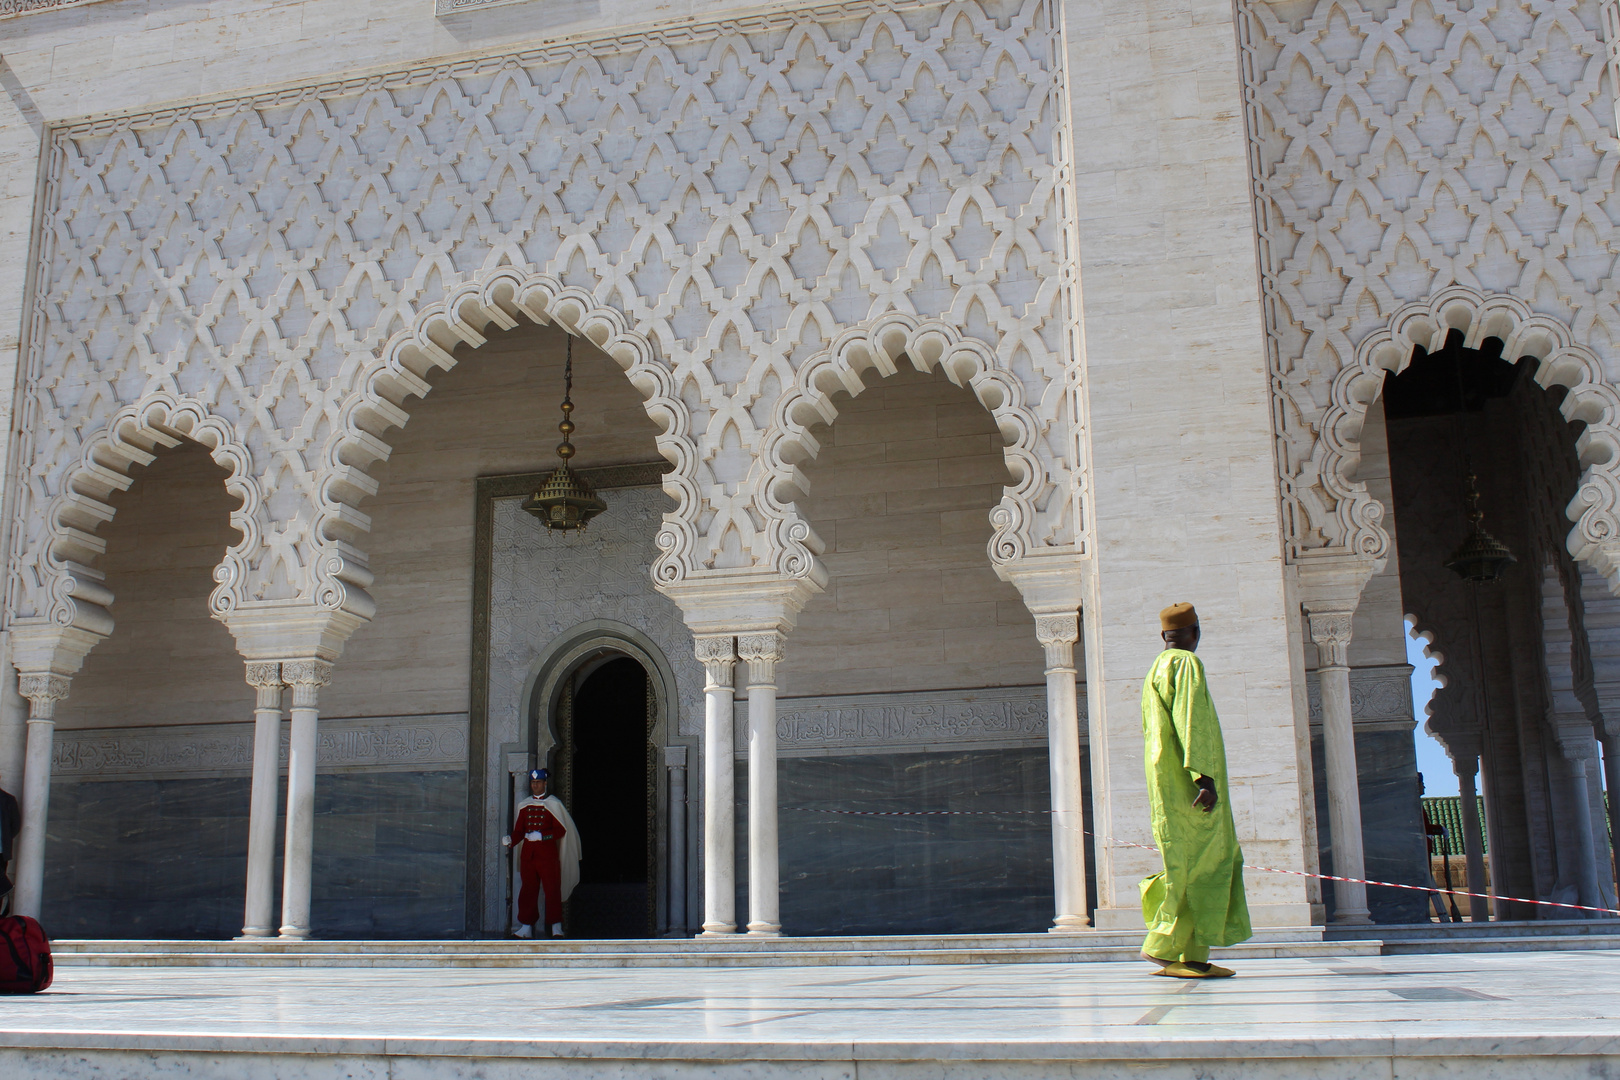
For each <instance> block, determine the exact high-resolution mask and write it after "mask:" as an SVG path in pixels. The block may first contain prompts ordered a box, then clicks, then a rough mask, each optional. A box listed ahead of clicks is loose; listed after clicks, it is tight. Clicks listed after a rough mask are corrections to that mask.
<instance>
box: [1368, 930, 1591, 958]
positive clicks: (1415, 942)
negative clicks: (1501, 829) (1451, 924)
mask: <svg viewBox="0 0 1620 1080" xmlns="http://www.w3.org/2000/svg"><path fill="white" fill-rule="evenodd" d="M1337 944H1340V945H1348V944H1350V942H1337ZM1593 949H1617V950H1620V934H1562V935H1556V934H1527V935H1525V936H1523V937H1509V936H1500V937H1475V938H1470V937H1431V938H1403V939H1398V940H1394V941H1385V942H1383V943H1382V950H1383V955H1385V956H1397V955H1404V954H1411V953H1486V952H1584V951H1588V950H1593Z"/></svg>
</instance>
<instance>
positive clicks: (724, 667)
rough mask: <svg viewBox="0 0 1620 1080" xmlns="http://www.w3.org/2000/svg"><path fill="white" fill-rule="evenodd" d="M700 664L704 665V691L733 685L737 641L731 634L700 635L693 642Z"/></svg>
mask: <svg viewBox="0 0 1620 1080" xmlns="http://www.w3.org/2000/svg"><path fill="white" fill-rule="evenodd" d="M692 646H693V651H694V652H695V653H696V655H697V659H698V663H700V664H702V665H703V679H704V682H703V689H705V690H716V689H721V688H726V687H730V686H732V685H733V673H734V671H735V669H736V667H737V639H736V638H734V637H732V636H731V635H730V634H719V635H709V634H704V635H700V636H698V637H696V638H694V639H693V640H692Z"/></svg>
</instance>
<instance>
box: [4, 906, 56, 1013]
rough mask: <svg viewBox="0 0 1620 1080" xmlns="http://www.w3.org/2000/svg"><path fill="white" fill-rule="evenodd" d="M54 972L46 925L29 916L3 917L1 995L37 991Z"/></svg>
mask: <svg viewBox="0 0 1620 1080" xmlns="http://www.w3.org/2000/svg"><path fill="white" fill-rule="evenodd" d="M52 975H53V972H52V970H51V943H50V940H49V939H48V938H46V936H45V928H44V927H42V926H40V925H39V923H38V921H37V920H34V919H30V918H29V917H28V916H27V915H11V916H7V917H6V918H0V994H37V993H39V992H40V991H41V990H43V989H45V988H46V987H47V986H49V985H51V977H52Z"/></svg>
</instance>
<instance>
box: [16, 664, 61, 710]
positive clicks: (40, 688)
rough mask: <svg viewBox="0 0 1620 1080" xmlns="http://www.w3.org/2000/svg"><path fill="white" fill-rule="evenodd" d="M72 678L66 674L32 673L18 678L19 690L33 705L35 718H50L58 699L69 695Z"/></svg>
mask: <svg viewBox="0 0 1620 1080" xmlns="http://www.w3.org/2000/svg"><path fill="white" fill-rule="evenodd" d="M71 684H72V680H71V679H70V678H68V676H66V675H54V674H31V675H22V676H19V677H18V679H17V692H18V693H19V694H21V695H22V696H23V697H25V698H27V699H28V701H29V703H30V704H31V705H33V712H32V717H33V718H34V719H49V718H50V716H51V714H52V711H53V710H54V709H55V707H56V703H57V702H58V701H61V700H63V699H64V698H66V697H67V696H68V687H69V686H70V685H71Z"/></svg>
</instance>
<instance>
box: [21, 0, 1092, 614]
mask: <svg viewBox="0 0 1620 1080" xmlns="http://www.w3.org/2000/svg"><path fill="white" fill-rule="evenodd" d="M1060 56H1061V49H1060V48H1059V47H1058V43H1057V36H1056V30H1055V27H1054V25H1053V16H1052V14H1051V3H1050V0H974V2H963V0H959V2H954V3H948V4H920V3H915V2H909V0H895V2H878V3H842V4H827V5H822V6H820V7H816V8H811V9H807V10H804V11H801V12H796V13H779V14H771V15H760V16H757V17H752V18H749V19H745V20H740V21H738V20H733V21H729V22H727V23H725V24H717V25H714V26H709V27H702V26H699V27H695V28H691V27H689V28H686V29H683V31H682V32H681V34H680V35H678V36H676V37H670V38H667V39H666V38H665V37H663V36H660V35H659V34H657V33H649V34H642V35H634V36H629V37H624V38H618V39H611V40H601V41H589V42H576V43H570V44H566V45H557V46H553V47H547V48H542V49H536V50H533V51H530V52H524V53H519V54H513V55H504V56H494V57H488V58H481V59H475V60H468V61H464V62H459V63H457V64H455V65H451V66H441V67H437V68H424V69H420V70H413V71H401V72H395V73H389V74H383V75H378V76H372V77H367V78H364V79H356V80H350V81H342V80H341V79H337V80H334V81H333V82H331V83H330V84H326V85H321V86H310V87H304V88H297V89H292V90H288V91H283V92H278V93H275V94H271V95H265V96H261V97H258V98H251V99H242V100H230V101H219V102H206V103H201V104H195V105H186V106H182V107H179V108H176V109H173V110H168V111H165V112H162V113H153V114H145V115H141V116H134V117H126V118H119V119H111V120H101V121H96V122H93V123H85V124H81V125H78V126H73V127H69V128H65V129H60V130H58V131H56V132H55V133H54V134H53V143H52V149H51V155H52V156H51V161H50V171H49V176H48V180H47V184H48V190H47V192H46V195H45V200H44V202H45V206H46V212H45V217H44V222H43V225H42V228H43V235H42V243H41V245H40V251H41V254H42V266H41V268H40V275H39V278H40V281H41V287H40V289H39V291H38V295H37V297H36V306H35V308H34V310H33V313H32V317H31V319H30V322H29V327H28V340H29V355H28V380H27V387H26V391H25V402H24V412H25V414H26V417H27V420H26V423H27V429H26V430H27V435H26V437H25V439H24V449H25V452H24V453H23V454H22V455H21V456H20V459H19V461H18V469H19V473H18V475H19V477H26V478H27V481H26V483H25V484H24V485H23V486H22V487H21V489H20V490H21V492H22V501H21V505H20V506H19V513H18V515H17V518H16V519H15V520H16V525H15V526H14V528H15V529H16V530H17V533H16V534H15V537H14V539H15V542H14V548H13V549H14V551H16V552H17V553H18V560H17V563H16V565H17V573H16V575H15V576H14V579H13V583H12V588H11V591H12V599H13V611H14V612H15V614H16V615H17V617H20V618H24V619H30V618H37V619H43V618H53V617H54V618H57V619H59V620H64V621H65V617H64V615H63V614H62V613H61V612H60V611H56V610H54V609H53V604H54V603H55V601H53V598H52V588H53V586H52V581H53V579H54V578H56V577H59V576H60V575H61V574H62V573H64V572H65V571H63V570H62V568H61V567H60V566H59V565H57V563H56V561H54V560H53V556H52V555H51V554H50V550H49V549H50V548H51V547H52V545H53V544H56V543H58V542H60V541H61V540H62V538H63V537H64V536H65V535H67V534H69V533H71V532H72V530H73V529H74V528H75V527H81V526H80V523H79V522H78V521H77V520H64V519H63V518H62V517H61V515H60V513H59V511H60V509H61V504H62V500H63V499H68V498H76V495H75V493H76V492H77V491H78V490H79V483H80V479H81V478H82V477H84V476H85V475H87V470H88V472H89V473H95V472H96V470H97V469H98V468H101V466H99V465H98V464H97V463H95V462H87V461H86V460H85V458H86V455H87V454H89V455H91V456H93V454H92V452H91V450H90V449H89V448H90V447H92V445H93V444H94V442H95V440H96V438H97V433H98V432H99V431H102V430H104V429H105V427H106V425H107V424H108V423H109V421H110V419H111V418H112V417H113V416H114V414H116V413H117V412H118V411H119V410H120V409H121V408H124V407H126V406H129V405H131V403H135V402H139V401H142V400H144V398H146V397H147V396H150V395H153V394H163V395H168V396H169V397H171V398H175V399H177V400H180V401H183V402H185V403H187V404H188V405H190V406H193V407H195V408H197V409H199V410H202V411H203V412H205V413H206V414H208V415H210V416H214V417H218V418H220V419H221V420H222V421H223V422H225V423H226V424H228V425H230V426H231V428H232V429H233V430H234V432H235V434H236V438H235V441H236V442H239V443H240V444H241V445H242V446H244V447H246V448H247V451H248V456H249V458H250V470H251V477H252V480H253V486H254V488H255V490H256V491H258V493H259V494H260V496H261V498H260V499H259V501H258V503H257V505H255V506H254V507H253V513H254V515H255V519H256V520H255V533H256V543H255V544H254V545H253V547H252V550H244V551H242V552H240V559H239V564H240V565H239V566H237V567H235V568H234V569H233V575H232V577H231V580H229V581H228V582H224V584H225V585H226V587H227V590H228V591H230V592H231V594H232V595H231V596H230V597H229V598H227V599H226V600H225V601H223V603H224V606H227V607H229V606H233V605H236V604H250V605H251V604H256V603H271V604H274V603H278V602H288V601H296V600H314V601H315V602H317V603H320V604H324V605H326V606H330V607H343V608H345V609H346V610H349V611H351V612H354V613H356V614H358V615H360V616H361V617H365V616H366V615H368V614H369V607H368V605H369V600H368V599H367V598H366V597H365V596H364V595H363V594H364V590H365V588H366V586H367V585H368V584H369V581H370V573H369V570H368V568H367V566H366V558H365V553H364V550H363V548H364V535H365V532H366V530H367V528H368V527H369V521H368V519H367V518H366V516H365V514H364V512H363V510H361V509H360V504H361V503H362V501H363V499H364V498H365V496H366V495H367V494H369V492H370V491H371V489H372V488H373V487H374V484H373V483H372V481H371V480H370V478H369V477H368V476H367V475H366V472H365V470H366V468H367V467H368V466H369V465H370V464H371V463H372V462H373V461H375V460H377V459H379V458H381V457H382V456H384V455H386V453H387V450H388V447H387V442H386V438H387V435H386V432H387V431H388V430H389V428H390V427H392V426H396V425H398V424H400V423H402V422H404V420H405V419H406V418H407V417H408V409H409V405H410V403H411V401H413V400H414V398H413V397H412V395H419V394H420V393H423V392H425V390H426V383H425V380H424V378H423V377H424V376H425V375H426V374H427V373H428V372H429V370H430V369H431V368H432V367H434V366H439V367H447V366H449V365H451V364H452V363H454V362H455V361H454V358H453V357H452V356H451V350H453V349H454V347H455V346H456V345H458V344H462V343H469V344H474V345H476V344H477V343H479V342H480V341H481V340H482V336H481V330H483V329H484V328H486V327H488V326H490V325H501V326H504V325H508V324H511V325H515V324H516V322H517V321H518V320H520V319H529V320H532V321H542V322H543V321H551V320H554V319H555V320H560V321H562V322H563V323H564V324H565V325H567V326H568V327H569V328H570V329H572V330H573V331H575V332H577V333H581V334H584V335H585V336H587V337H589V338H591V340H593V341H594V342H595V343H596V344H597V345H599V346H600V347H602V348H604V349H605V350H606V351H608V353H609V354H610V355H611V356H613V357H614V358H615V359H616V360H618V361H619V362H620V363H621V365H622V366H624V367H625V368H626V369H627V374H628V375H629V377H630V378H631V380H632V381H633V382H634V383H635V384H636V385H637V387H638V388H639V389H640V390H641V391H642V393H643V394H644V395H645V396H646V397H647V398H648V410H649V413H650V414H652V415H653V417H654V419H655V420H656V421H657V422H658V423H659V425H660V427H661V429H662V430H663V434H662V435H661V436H660V439H659V445H660V449H661V451H662V452H664V454H665V456H666V457H669V458H670V460H671V461H672V462H674V463H675V464H676V468H675V470H674V471H673V472H672V473H671V474H670V480H669V481H668V485H667V486H668V487H669V489H670V491H671V494H672V495H675V496H676V498H677V509H676V510H675V511H674V512H672V514H671V518H672V519H678V520H672V522H671V523H670V524H671V528H670V530H669V535H670V537H671V538H672V539H671V545H670V549H667V550H668V557H669V558H670V559H673V560H674V561H676V562H678V563H679V566H678V567H677V568H676V570H674V571H672V574H677V573H687V572H703V571H704V570H722V569H728V568H736V567H743V566H750V565H753V566H761V565H764V566H774V565H775V563H774V562H773V560H777V559H778V555H779V553H778V552H777V551H776V550H775V549H776V548H779V547H780V546H781V545H782V544H783V543H785V542H786V541H784V540H782V539H781V538H782V537H783V536H785V535H786V534H787V533H791V532H793V528H792V527H791V522H790V527H789V528H788V529H786V530H784V529H782V528H780V527H779V525H778V524H775V523H773V522H776V521H778V519H781V518H783V517H784V512H783V511H782V510H781V509H780V508H779V507H775V506H772V507H771V508H770V509H769V510H768V511H767V510H762V509H760V508H759V505H760V503H761V499H762V494H761V488H762V486H764V485H766V484H767V483H768V473H769V472H770V468H769V467H768V466H762V465H761V464H760V461H759V455H760V450H761V444H762V442H763V441H765V440H766V438H767V433H768V432H769V431H771V430H772V429H773V424H777V423H781V422H797V421H798V420H800V419H801V418H800V417H792V418H785V419H784V418H775V417H773V409H774V406H776V405H777V404H778V402H779V400H785V398H784V395H786V394H787V392H788V391H789V390H791V389H792V388H794V386H795V379H796V375H797V374H798V372H799V369H800V368H801V366H803V365H804V364H805V363H806V362H807V361H808V360H811V359H813V358H815V357H817V356H827V355H829V351H830V350H833V351H836V350H834V345H835V344H836V343H837V342H838V341H840V340H841V339H840V335H841V334H845V333H846V332H847V331H849V330H850V329H851V328H858V327H862V326H868V325H875V323H874V320H881V318H882V317H883V315H884V313H886V312H887V313H893V314H894V315H895V316H897V317H904V318H907V319H910V320H911V322H910V323H909V324H908V325H909V326H911V327H912V330H911V331H910V332H911V333H912V334H913V336H916V335H919V334H920V335H922V336H923V337H925V338H927V339H928V340H929V341H932V340H935V339H938V340H947V341H948V342H949V343H950V345H951V348H952V349H955V350H956V352H954V353H952V352H949V351H943V350H934V353H935V356H934V359H935V360H937V361H938V362H940V363H942V364H943V365H944V366H945V367H946V370H947V373H948V374H951V376H952V377H953V378H959V379H961V380H962V381H965V382H970V383H971V384H972V385H973V386H974V387H975V389H976V390H979V391H980V392H981V396H984V397H985V398H986V400H987V401H995V402H1000V403H1001V405H1000V406H999V407H1000V408H1001V412H1000V413H999V414H998V418H999V422H1000V423H1001V425H1002V427H1003V430H1004V431H1007V432H1009V433H1010V434H1011V435H1012V436H1014V437H1015V439H1016V445H1014V446H1010V447H1009V451H1008V452H1009V464H1010V465H1011V466H1013V469H1014V473H1015V475H1019V476H1021V477H1023V479H1022V480H1021V482H1020V483H1019V484H1018V485H1017V486H1016V489H1010V490H1009V496H1008V502H1007V503H1006V504H1005V505H1004V507H1003V508H1002V512H1001V515H1002V516H1001V517H1000V518H999V519H998V521H999V523H1000V525H999V527H1000V528H1001V529H1002V530H1003V531H1004V532H1007V531H1014V532H1016V533H1017V535H1016V536H1015V537H1013V538H1012V539H1013V544H1012V546H1010V547H1007V548H1006V550H1008V551H1022V550H1027V549H1029V548H1033V547H1043V546H1052V545H1055V546H1059V547H1063V546H1066V545H1070V544H1073V543H1074V542H1075V539H1076V520H1077V517H1078V511H1077V508H1076V507H1075V506H1074V505H1073V502H1074V493H1075V491H1076V490H1077V483H1078V482H1077V480H1076V478H1075V477H1076V470H1077V465H1078V462H1077V461H1076V460H1075V457H1076V452H1077V447H1078V446H1079V441H1078V440H1077V439H1076V438H1075V435H1074V427H1075V423H1074V419H1075V418H1074V400H1075V392H1074V388H1073V386H1072V385H1071V380H1069V379H1068V378H1067V377H1066V373H1065V371H1064V365H1063V362H1062V357H1061V354H1060V350H1061V349H1062V347H1063V344H1062V343H1063V341H1064V340H1065V329H1064V326H1063V322H1064V319H1065V310H1066V307H1065V305H1066V303H1067V301H1066V299H1065V297H1064V296H1063V294H1062V289H1063V288H1064V285H1063V282H1065V281H1067V280H1069V277H1066V276H1065V272H1064V270H1065V260H1066V259H1068V258H1069V254H1068V252H1067V250H1066V248H1067V244H1066V241H1065V237H1066V236H1067V231H1066V225H1065V223H1064V222H1063V221H1062V220H1060V216H1059V200H1058V199H1057V198H1056V195H1055V193H1056V190H1057V186H1058V185H1059V184H1060V183H1063V182H1067V180H1066V178H1067V175H1068V173H1067V168H1068V166H1067V162H1066V161H1064V160H1063V159H1062V158H1061V156H1060V149H1059V147H1058V146H1057V145H1056V140H1054V129H1055V125H1056V124H1057V123H1058V120H1059V117H1060V115H1061V109H1060V102H1061V94H1062V88H1061V73H1060V71H1059V60H1058V58H1059V57H1060ZM934 323H938V324H940V325H941V326H942V327H943V328H944V329H942V330H940V331H933V330H930V329H929V327H930V326H931V325H933V324H934ZM930 335H931V336H930ZM960 342H972V343H974V344H973V345H972V352H971V354H964V353H962V351H961V350H962V349H963V348H966V346H965V345H962V344H960ZM859 348H860V350H864V351H863V352H862V355H865V354H866V353H871V352H879V353H881V352H882V348H881V343H880V345H879V346H878V347H876V348H874V347H871V346H865V345H863V346H860V347H859ZM845 351H846V352H847V351H848V350H847V349H846V350H845ZM963 357H966V358H965V359H964V358H963ZM865 366H868V365H866V364H864V363H862V362H860V360H859V359H858V358H857V360H856V361H853V362H851V361H849V359H848V357H846V356H840V355H834V356H833V357H832V367H834V368H842V369H845V370H848V371H850V372H854V373H858V372H859V371H860V370H861V369H862V368H863V367H865ZM991 382H995V383H996V385H994V386H992V385H990V383H991ZM848 388H849V389H856V388H857V387H856V386H849V387H848ZM811 389H813V390H814V391H815V393H818V394H825V393H826V392H827V390H828V389H829V388H828V387H827V386H817V387H814V388H811ZM802 392H803V391H802V390H801V393H802ZM1014 414H1016V415H1014ZM772 438H776V437H775V436H772ZM113 464H114V466H115V467H122V463H121V462H114V463H113ZM103 471H105V470H103ZM109 486H115V485H109V484H108V483H106V482H105V478H104V477H100V478H99V487H98V486H97V484H92V485H91V487H92V488H96V491H95V492H93V493H92V495H93V496H94V495H97V494H99V493H100V491H101V489H105V488H107V487H109ZM91 501H92V502H94V503H96V505H97V506H99V505H101V503H100V500H99V499H97V498H94V497H92V499H91ZM91 511H92V513H91V514H90V517H91V518H93V516H94V513H96V512H99V511H97V510H96V509H95V507H91ZM795 514H796V512H793V511H791V508H790V509H789V511H787V512H786V516H787V517H790V518H791V517H794V516H795ZM799 531H800V532H802V531H803V530H802V529H800V530H799ZM795 535H797V534H795ZM60 592H61V590H58V593H60ZM56 606H60V605H59V604H56Z"/></svg>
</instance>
